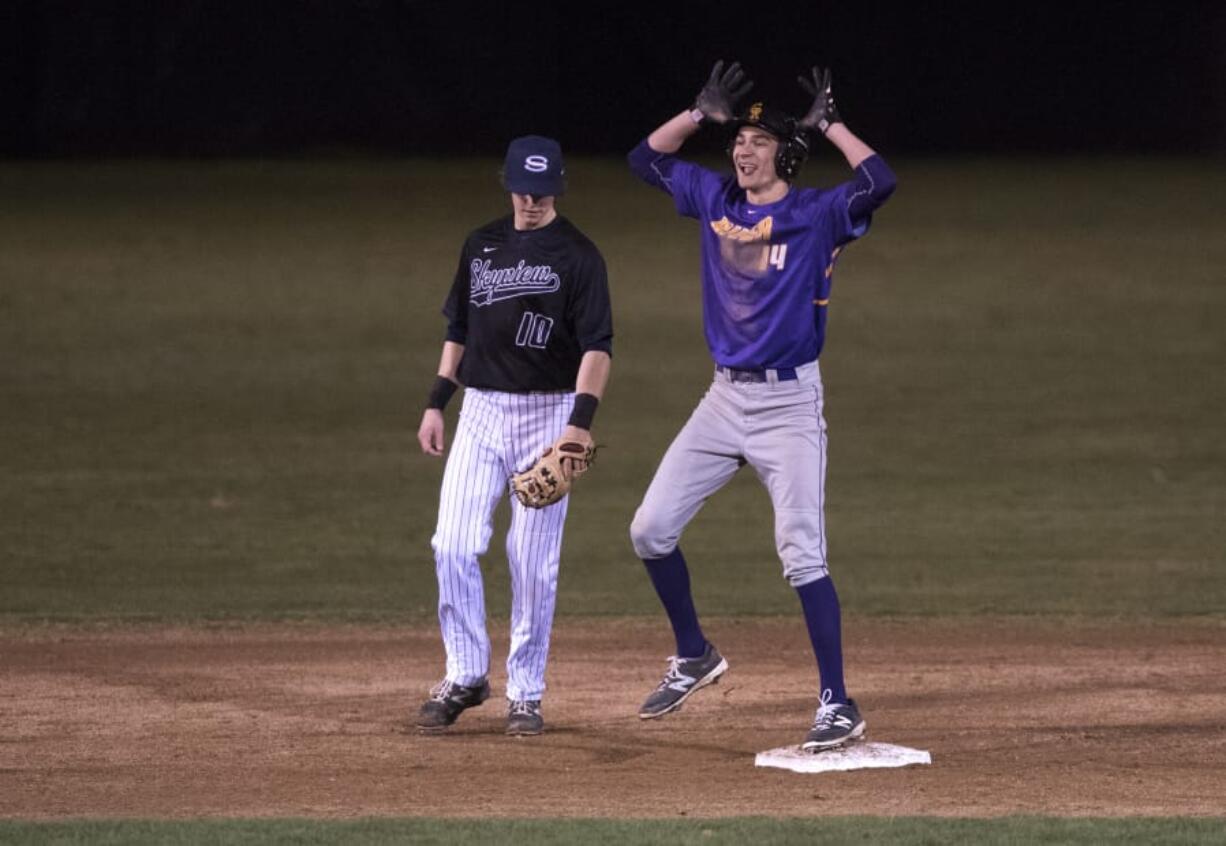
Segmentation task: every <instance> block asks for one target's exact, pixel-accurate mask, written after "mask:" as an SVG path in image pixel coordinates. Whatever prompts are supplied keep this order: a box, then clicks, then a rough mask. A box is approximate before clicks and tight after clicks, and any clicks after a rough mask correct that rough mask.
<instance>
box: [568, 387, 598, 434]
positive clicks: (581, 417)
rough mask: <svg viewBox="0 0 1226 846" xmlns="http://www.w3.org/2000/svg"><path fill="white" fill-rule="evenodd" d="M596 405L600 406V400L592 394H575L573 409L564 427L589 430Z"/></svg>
mask: <svg viewBox="0 0 1226 846" xmlns="http://www.w3.org/2000/svg"><path fill="white" fill-rule="evenodd" d="M598 405H600V400H598V399H596V397H595V396H594V395H592V394H575V408H574V410H573V411H571V413H570V419H569V420H567V421H566V425H567V426H575V427H576V428H579V429H591V428H592V418H593V417H595V416H596V406H598Z"/></svg>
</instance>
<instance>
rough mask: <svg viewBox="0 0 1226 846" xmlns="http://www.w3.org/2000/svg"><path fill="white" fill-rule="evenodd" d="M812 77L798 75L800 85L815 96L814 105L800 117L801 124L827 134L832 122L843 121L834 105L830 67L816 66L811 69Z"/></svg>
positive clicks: (810, 129)
mask: <svg viewBox="0 0 1226 846" xmlns="http://www.w3.org/2000/svg"><path fill="white" fill-rule="evenodd" d="M810 73H811V74H812V75H813V78H812V79H808V78H806V77H803V76H798V77H796V81H797V82H799V83H800V87H801V88H803V89H804V90H805V91H807V92H808V94H809V96H810V97H812V98H813V105H812V106H810V107H809V111H808V112H806V113H805V116H804V117H802V118H801V119H800V125H801V126H803V127H804V128H805V129H808V130H809V131H811V132H812V131H816V132H820V133H822V134H823V135H825V134H826V130H828V129H830V124H832V123H842V121H843V118H842V117H840V116H839V110H838V109H837V108H836V107H835V105H834V92H833V91H831V89H830V68H819V67H814V68H812V69H811V70H810Z"/></svg>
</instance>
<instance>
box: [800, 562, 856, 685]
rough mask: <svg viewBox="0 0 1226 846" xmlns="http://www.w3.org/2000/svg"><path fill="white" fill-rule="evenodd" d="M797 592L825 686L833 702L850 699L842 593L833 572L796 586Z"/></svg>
mask: <svg viewBox="0 0 1226 846" xmlns="http://www.w3.org/2000/svg"><path fill="white" fill-rule="evenodd" d="M796 593H797V594H798V595H799V596H800V605H801V607H802V608H803V609H804V611H805V624H806V625H807V626H808V627H809V640H811V641H812V642H813V654H814V655H815V656H816V657H817V672H818V675H820V676H821V679H822V690H829V691H830V701H831V702H846V701H847V689H846V688H845V687H844V686H843V633H842V615H841V614H840V613H839V595H838V594H837V593H835V592H834V582H832V581H831V580H830V577H829V576H824V577H823V578H820V579H818V580H817V581H816V582H809V583H808V584H807V585H801V586H800V587H798V588H796Z"/></svg>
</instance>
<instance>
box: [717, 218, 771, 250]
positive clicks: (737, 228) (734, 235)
mask: <svg viewBox="0 0 1226 846" xmlns="http://www.w3.org/2000/svg"><path fill="white" fill-rule="evenodd" d="M774 225H775V220H774V218H772V217H764V218H762V219H761V220H759V221H758V222H757V224H755V225H754V226H753V227H746V226H741V225H740V224H739V223H733V222H732V221H731V220H729V219H728V218H727V217H721V218H720V219H719V220H713V221H711V229H712V230H714V232H715V234H716V235H718V236H719V238H720V240H721V241H724V240H728V241H740V242H741V243H743V244H751V243H755V242H759V241H769V240H770V239H771V227H772V226H774Z"/></svg>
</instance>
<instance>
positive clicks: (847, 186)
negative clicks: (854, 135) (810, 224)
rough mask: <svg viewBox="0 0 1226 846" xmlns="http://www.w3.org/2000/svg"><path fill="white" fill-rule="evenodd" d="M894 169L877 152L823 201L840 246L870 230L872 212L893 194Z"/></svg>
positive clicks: (831, 232)
mask: <svg viewBox="0 0 1226 846" xmlns="http://www.w3.org/2000/svg"><path fill="white" fill-rule="evenodd" d="M896 185H897V181H896V179H895V177H894V171H893V170H891V169H890V166H889V165H888V164H886V163H885V159H883V158H881V156H878V155H872V156H869V157H868V158H867V159H865V160H864V161H863V162H861V163H860V165H859V166H858V167H857V168H856V175H855V178H854V179H851V180H849V181H847V182H844V183H843V184H841V185H839V186H837V187H836V188H834V189H833V190H832V191H830V195H831V196H829V197H828V203H826V204H823V206H824V210H825V211H826V222H827V223H828V225H829V226H830V230H829V231H830V237H831V239H832V240H833V241H834V243H835V245H836V246H841V245H843V244H846V243H848V242H850V241H854V240H855V239H857V238H860V237H862V236H863V235H864V234H865V233H866V232H868V227H869V225H870V224H871V223H872V220H873V212H874V211H876V210H877V209H879V208H880V207H881V206H882V204H884V203H885V201H886V200H888V199H889V198H890V195H891V194H893V193H894V188H895V187H896Z"/></svg>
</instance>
